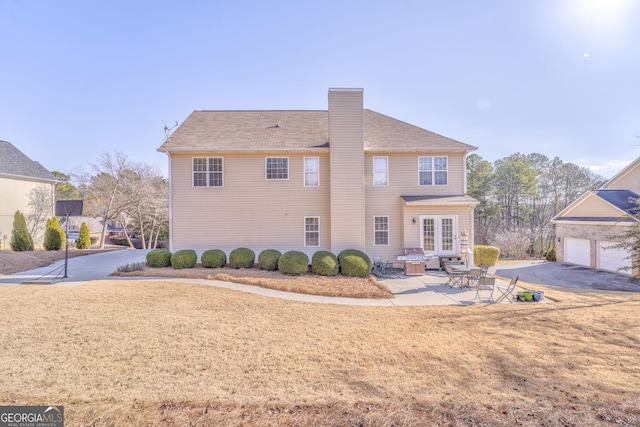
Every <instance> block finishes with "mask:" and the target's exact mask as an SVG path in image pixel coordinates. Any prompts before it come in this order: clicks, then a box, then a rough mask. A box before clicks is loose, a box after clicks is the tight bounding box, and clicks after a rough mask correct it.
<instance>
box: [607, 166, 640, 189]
mask: <svg viewBox="0 0 640 427" xmlns="http://www.w3.org/2000/svg"><path fill="white" fill-rule="evenodd" d="M605 187H606V188H607V190H632V191H635V192H636V193H640V167H635V168H634V169H631V170H630V171H629V172H627V173H625V174H624V175H622V176H620V177H619V178H617V179H616V180H615V181H610V182H607V183H606V185H605Z"/></svg>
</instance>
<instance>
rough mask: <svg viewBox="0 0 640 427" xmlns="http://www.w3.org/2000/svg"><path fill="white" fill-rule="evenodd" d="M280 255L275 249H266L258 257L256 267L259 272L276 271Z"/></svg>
mask: <svg viewBox="0 0 640 427" xmlns="http://www.w3.org/2000/svg"><path fill="white" fill-rule="evenodd" d="M281 255H282V254H281V253H280V251H278V250H276V249H266V250H264V251H262V252H260V255H258V265H260V269H261V270H268V271H276V270H277V269H278V260H279V259H280V256H281Z"/></svg>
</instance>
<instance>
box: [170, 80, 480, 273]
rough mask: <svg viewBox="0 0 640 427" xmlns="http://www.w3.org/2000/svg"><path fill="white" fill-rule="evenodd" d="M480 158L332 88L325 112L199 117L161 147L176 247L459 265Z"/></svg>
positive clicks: (358, 94) (351, 92) (354, 92)
mask: <svg viewBox="0 0 640 427" xmlns="http://www.w3.org/2000/svg"><path fill="white" fill-rule="evenodd" d="M476 149H477V148H476V147H473V146H471V145H467V144H464V143H461V142H458V141H455V140H452V139H449V138H446V137H443V136H440V135H438V134H435V133H433V132H429V131H427V130H424V129H421V128H419V127H416V126H413V125H410V124H408V123H405V122H402V121H400V120H397V119H393V118H391V117H388V116H385V115H383V114H380V113H377V112H374V111H371V110H368V109H363V90H362V89H330V90H329V108H328V111H295V110H293V111H194V112H193V113H192V114H191V115H190V116H189V117H188V118H187V119H186V120H185V122H184V123H182V124H181V125H180V126H179V127H178V128H177V129H176V131H175V132H174V133H173V134H172V135H171V137H170V138H168V140H167V141H166V142H165V143H164V144H163V145H162V146H161V147H160V148H159V149H158V151H160V152H164V153H167V155H168V157H169V173H170V230H171V231H170V233H171V235H170V245H171V248H172V250H178V249H187V248H188V249H195V250H196V251H198V252H202V251H204V250H207V249H211V248H219V249H222V250H224V251H226V252H227V254H228V253H229V252H230V251H231V250H233V249H235V248H237V247H241V246H246V247H249V248H251V249H253V250H254V251H255V252H256V255H257V254H258V253H259V252H260V251H262V250H264V249H268V248H274V249H278V250H280V251H287V250H299V251H303V252H305V253H307V254H308V255H309V256H311V255H313V253H315V252H316V251H318V250H327V251H331V252H333V253H335V254H338V253H339V252H340V251H342V250H343V249H359V250H362V251H364V252H366V253H367V254H368V255H369V256H370V257H372V259H373V257H380V258H381V259H382V260H389V261H395V260H396V256H397V255H398V254H402V252H403V249H404V248H416V247H420V248H423V249H424V250H425V251H426V252H427V253H428V254H434V255H440V256H457V255H459V253H460V233H461V231H462V230H463V229H464V230H467V231H468V232H469V235H470V236H473V222H474V206H475V205H476V204H477V201H476V200H475V199H473V198H472V197H470V196H467V195H466V156H467V154H468V153H469V152H471V151H474V150H476ZM469 243H470V244H471V247H473V242H472V241H471V242H469Z"/></svg>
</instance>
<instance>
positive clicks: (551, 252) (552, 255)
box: [544, 248, 556, 262]
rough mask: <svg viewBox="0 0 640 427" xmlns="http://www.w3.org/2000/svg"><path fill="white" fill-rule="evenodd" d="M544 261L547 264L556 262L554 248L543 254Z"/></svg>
mask: <svg viewBox="0 0 640 427" xmlns="http://www.w3.org/2000/svg"><path fill="white" fill-rule="evenodd" d="M544 259H546V260H547V261H549V262H554V261H555V260H556V248H551V249H549V251H547V253H546V254H544Z"/></svg>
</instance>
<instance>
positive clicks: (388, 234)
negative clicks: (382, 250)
mask: <svg viewBox="0 0 640 427" xmlns="http://www.w3.org/2000/svg"><path fill="white" fill-rule="evenodd" d="M376 218H387V230H386V231H387V243H386V244H378V243H376ZM390 229H391V222H390V221H389V215H374V216H373V246H389V245H390V244H391V230H390Z"/></svg>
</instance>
